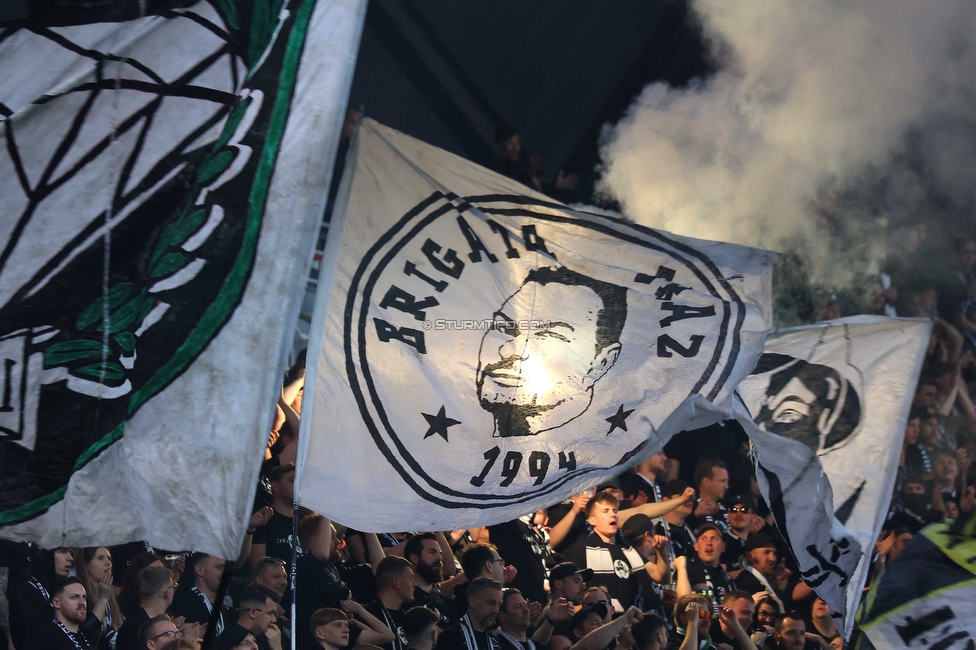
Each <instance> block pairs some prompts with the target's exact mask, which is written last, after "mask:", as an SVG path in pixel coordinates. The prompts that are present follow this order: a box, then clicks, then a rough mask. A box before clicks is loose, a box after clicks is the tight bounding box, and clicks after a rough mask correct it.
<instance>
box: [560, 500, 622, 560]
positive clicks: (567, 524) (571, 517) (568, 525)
mask: <svg viewBox="0 0 976 650" xmlns="http://www.w3.org/2000/svg"><path fill="white" fill-rule="evenodd" d="M589 502H590V497H589V495H587V494H577V495H576V496H574V497H573V507H572V508H570V509H569V512H567V513H566V516H565V517H563V518H562V519H560V520H559V522H558V523H557V524H556V525H555V526H553V527H552V529H550V531H549V546H551V547H552V548H556V547H557V546H559V545H560V544H562V543H563V540H564V539H566V536H567V535H569V531H570V529H572V527H573V523H574V522H575V521H576V515H578V514H579V513H581V512H584V511H585V510H586V504H587V503H589ZM618 517H619V515H618Z"/></svg>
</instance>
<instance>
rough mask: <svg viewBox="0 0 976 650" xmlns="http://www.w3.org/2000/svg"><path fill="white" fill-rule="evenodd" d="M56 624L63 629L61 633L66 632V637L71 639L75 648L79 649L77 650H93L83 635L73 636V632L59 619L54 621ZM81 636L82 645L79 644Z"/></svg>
mask: <svg viewBox="0 0 976 650" xmlns="http://www.w3.org/2000/svg"><path fill="white" fill-rule="evenodd" d="M54 624H55V625H57V626H58V627H59V628H61V631H62V632H64V635H65V636H66V637H68V638H69V639H71V642H72V643H73V644H75V648H77V650H91V646H90V645H89V644H88V639H86V638H85V636H84V635H83V634H73V633H72V632H71V630H69V629H68V628H67V627H65V625H64V623H62V622H61V621H59V620H58V619H54ZM79 636H80V637H81V640H82V643H78V637H79Z"/></svg>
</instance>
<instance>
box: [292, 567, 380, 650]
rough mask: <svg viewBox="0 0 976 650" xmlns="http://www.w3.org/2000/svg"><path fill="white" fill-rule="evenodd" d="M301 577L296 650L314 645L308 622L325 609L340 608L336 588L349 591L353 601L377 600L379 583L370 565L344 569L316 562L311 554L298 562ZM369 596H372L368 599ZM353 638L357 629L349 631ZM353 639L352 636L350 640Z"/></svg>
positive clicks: (297, 610) (296, 624)
mask: <svg viewBox="0 0 976 650" xmlns="http://www.w3.org/2000/svg"><path fill="white" fill-rule="evenodd" d="M297 569H298V576H297V579H296V583H295V590H296V594H297V595H296V598H295V610H296V617H295V618H296V620H295V628H296V630H297V633H296V635H297V638H296V644H295V647H296V648H299V649H300V648H304V647H306V646H307V645H308V643H309V642H311V632H310V631H309V629H308V619H309V618H311V616H312V614H313V613H314V612H315V610H317V609H320V608H322V607H339V602H338V600H336V599H335V595H336V594H337V593H338V592H337V586H338V585H342V586H344V587H345V588H347V589H348V590H349V592H350V593H351V595H352V597H353V599H354V600H356V601H357V602H360V603H368V602H369V601H371V600H372V599H373V598H375V597H376V581H375V579H374V577H373V571H372V569H370V567H369V565H368V564H355V565H352V566H348V567H347V566H344V565H341V564H336V563H335V562H330V561H324V560H319V559H317V558H316V557H315V556H314V555H312V554H311V553H305V554H303V555H301V556H300V557H299V558H298V566H297ZM366 594H372V595H370V596H369V597H366ZM349 629H350V635H351V634H352V631H353V630H354V629H355V628H354V627H350V628H349ZM351 638H352V636H350V639H351Z"/></svg>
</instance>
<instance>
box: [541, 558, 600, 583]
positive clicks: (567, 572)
mask: <svg viewBox="0 0 976 650" xmlns="http://www.w3.org/2000/svg"><path fill="white" fill-rule="evenodd" d="M577 574H579V575H580V576H581V577H582V578H583V582H589V581H590V580H592V579H593V569H581V568H579V567H578V566H576V565H575V564H573V563H572V562H560V563H559V564H557V565H556V566H554V567H552V568H551V569H550V570H549V580H550V581H552V580H565V579H566V578H568V577H569V576H572V575H577Z"/></svg>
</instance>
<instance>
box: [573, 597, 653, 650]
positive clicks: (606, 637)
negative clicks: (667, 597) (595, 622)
mask: <svg viewBox="0 0 976 650" xmlns="http://www.w3.org/2000/svg"><path fill="white" fill-rule="evenodd" d="M652 616H653V614H652ZM643 620H644V613H643V612H642V611H640V610H639V609H637V608H636V607H631V608H630V609H628V610H627V611H626V612H624V614H623V616H618V617H617V618H615V619H613V620H612V621H608V622H606V623H604V624H603V625H601V626H600V627H598V628H596V629H595V630H591V631H589V632H587V633H586V634H585V635H584V636H583V637H582V638H581V639H580V640H579V641H577V642H576V643H574V644H573V648H572V650H603V648H609V647H611V646H613V647H616V648H633V649H634V650H637V648H634V646H633V645H630V644H629V643H628V644H626V645H625V644H624V639H628V638H630V632H631V630H632V628H633V626H635V625H637V624H638V623H640V622H641V621H643ZM664 638H665V639H667V630H665V633H664Z"/></svg>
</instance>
